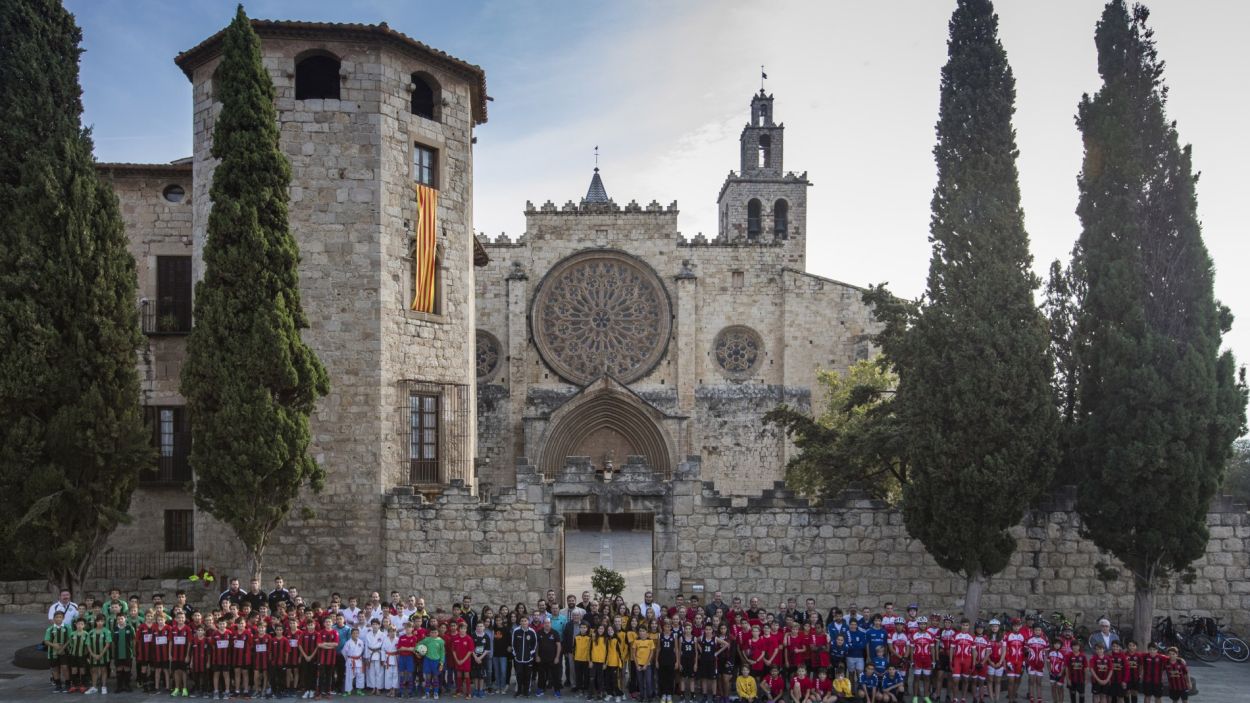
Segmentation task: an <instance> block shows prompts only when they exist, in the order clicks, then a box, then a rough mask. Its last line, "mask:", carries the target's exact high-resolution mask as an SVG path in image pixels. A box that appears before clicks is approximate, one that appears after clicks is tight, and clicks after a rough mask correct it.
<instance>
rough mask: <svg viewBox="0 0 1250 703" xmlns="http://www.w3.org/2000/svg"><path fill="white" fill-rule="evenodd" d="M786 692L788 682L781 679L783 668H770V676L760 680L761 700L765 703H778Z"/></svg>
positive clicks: (774, 666)
mask: <svg viewBox="0 0 1250 703" xmlns="http://www.w3.org/2000/svg"><path fill="white" fill-rule="evenodd" d="M785 692H786V680H785V679H784V678H782V677H781V667H779V666H777V665H776V664H774V665H772V666H770V667H768V675H767V676H765V677H764V678H762V679H760V693H759V699H760V700H761V701H763V702H764V703H777V702H778V701H780V700H781V697H782V696H783V695H785Z"/></svg>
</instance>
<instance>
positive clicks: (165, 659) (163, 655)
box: [148, 610, 173, 694]
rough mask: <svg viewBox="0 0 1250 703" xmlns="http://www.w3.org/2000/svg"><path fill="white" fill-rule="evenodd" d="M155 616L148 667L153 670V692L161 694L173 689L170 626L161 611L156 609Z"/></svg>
mask: <svg viewBox="0 0 1250 703" xmlns="http://www.w3.org/2000/svg"><path fill="white" fill-rule="evenodd" d="M154 618H155V622H154V623H153V624H152V630H151V633H152V648H151V649H150V650H149V652H148V653H149V655H150V656H149V657H148V667H149V668H150V669H151V670H152V692H154V693H158V694H159V693H164V692H165V691H166V689H172V688H173V681H172V680H171V679H170V677H169V626H168V623H166V622H165V614H164V613H162V612H161V611H159V610H158V611H156V614H155V616H154Z"/></svg>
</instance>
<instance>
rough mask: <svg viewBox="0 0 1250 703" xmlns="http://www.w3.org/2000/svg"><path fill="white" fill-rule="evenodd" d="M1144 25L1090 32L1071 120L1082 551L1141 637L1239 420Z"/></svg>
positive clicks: (1201, 513)
mask: <svg viewBox="0 0 1250 703" xmlns="http://www.w3.org/2000/svg"><path fill="white" fill-rule="evenodd" d="M1148 17H1149V13H1148V12H1147V10H1146V8H1145V7H1143V6H1141V5H1136V6H1134V8H1133V10H1132V12H1131V13H1130V11H1129V9H1128V7H1127V6H1126V5H1125V3H1124V2H1123V0H1112V1H1111V2H1109V3H1107V5H1106V7H1105V8H1104V10H1103V14H1102V18H1101V20H1100V21H1099V23H1098V26H1097V29H1096V31H1095V33H1094V41H1095V44H1096V45H1097V48H1098V72H1099V74H1100V75H1101V76H1102V81H1103V83H1102V87H1101V88H1100V89H1099V91H1098V92H1097V93H1096V94H1095V95H1093V96H1092V97H1091V96H1088V95H1087V96H1085V97H1083V98H1082V100H1081V103H1080V106H1079V109H1078V113H1077V124H1078V126H1079V127H1080V130H1081V134H1082V137H1083V138H1084V143H1085V158H1084V163H1083V165H1082V170H1081V174H1080V177H1079V179H1078V185H1079V188H1080V203H1079V205H1078V207H1077V214H1078V215H1079V216H1080V218H1081V224H1082V232H1081V236H1080V240H1079V244H1078V249H1079V252H1080V258H1079V261H1080V266H1081V267H1082V269H1083V272H1084V276H1085V280H1086V292H1085V297H1084V301H1083V305H1082V308H1081V311H1080V317H1079V319H1078V323H1077V324H1078V328H1079V329H1078V333H1079V335H1080V336H1081V337H1082V338H1083V340H1084V342H1083V347H1082V349H1081V353H1080V357H1079V361H1080V378H1079V382H1078V384H1077V391H1078V395H1079V416H1078V423H1079V431H1078V434H1077V441H1078V442H1079V446H1078V447H1077V460H1078V461H1079V462H1080V466H1081V482H1080V484H1079V491H1078V509H1079V511H1080V514H1081V517H1082V520H1083V523H1084V529H1085V531H1086V532H1087V534H1088V535H1089V537H1090V538H1091V539H1093V541H1094V543H1095V544H1097V545H1098V546H1099V547H1100V548H1102V549H1105V550H1107V551H1109V552H1111V553H1112V554H1114V555H1115V556H1116V557H1118V558H1119V559H1120V560H1121V561H1122V562H1124V564H1125V566H1126V567H1128V570H1129V571H1130V572H1131V573H1132V575H1133V582H1134V594H1135V598H1134V618H1133V620H1134V623H1133V624H1134V628H1135V631H1136V632H1139V633H1140V632H1149V631H1150V629H1149V628H1150V626H1151V620H1152V617H1153V612H1154V593H1155V588H1156V586H1157V585H1158V584H1159V583H1160V581H1161V579H1164V578H1166V577H1167V575H1168V574H1169V573H1177V572H1180V571H1182V570H1184V569H1185V568H1186V567H1187V566H1188V565H1189V564H1190V563H1191V562H1193V561H1194V560H1195V559H1197V558H1198V557H1200V556H1202V555H1203V553H1204V552H1205V550H1206V545H1207V537H1208V533H1207V525H1206V515H1207V509H1208V507H1209V506H1210V501H1211V498H1212V497H1213V496H1214V495H1215V492H1216V490H1217V488H1218V487H1219V485H1220V481H1221V479H1222V477H1223V472H1224V468H1225V466H1226V465H1227V463H1228V460H1229V458H1230V456H1231V454H1232V448H1233V440H1234V439H1235V438H1236V437H1237V436H1238V435H1240V434H1241V432H1242V431H1243V430H1244V427H1245V406H1246V388H1245V385H1244V380H1242V381H1241V382H1239V381H1238V379H1237V378H1236V375H1237V372H1236V368H1235V366H1234V362H1233V357H1232V354H1231V353H1224V354H1221V353H1220V338H1221V335H1222V334H1223V333H1224V332H1226V331H1228V329H1229V328H1230V326H1231V324H1232V315H1231V313H1230V312H1229V311H1228V309H1227V308H1225V307H1223V306H1221V305H1220V304H1219V303H1217V302H1216V300H1215V298H1214V293H1213V290H1212V283H1213V282H1212V279H1213V272H1212V263H1211V258H1210V256H1209V255H1208V254H1207V249H1206V246H1205V245H1204V244H1203V242H1202V231H1201V226H1200V225H1199V222H1198V215H1197V198H1196V196H1195V193H1194V183H1195V181H1196V180H1197V177H1196V176H1195V174H1194V173H1193V168H1192V163H1191V158H1190V148H1189V147H1188V146H1185V147H1182V146H1180V144H1179V139H1178V136H1177V133H1176V128H1175V125H1174V123H1172V122H1171V121H1169V120H1168V119H1167V116H1166V114H1165V106H1166V102H1167V89H1166V88H1165V87H1164V85H1163V82H1162V75H1163V63H1162V61H1160V60H1159V58H1158V54H1157V51H1156V49H1155V41H1154V37H1153V33H1152V31H1151V30H1150V29H1149V28H1148V27H1147V24H1146V22H1147V19H1148Z"/></svg>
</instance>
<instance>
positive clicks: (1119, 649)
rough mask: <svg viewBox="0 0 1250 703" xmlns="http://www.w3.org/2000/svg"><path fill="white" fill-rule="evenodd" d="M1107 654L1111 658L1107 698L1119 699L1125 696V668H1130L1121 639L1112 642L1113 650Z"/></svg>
mask: <svg viewBox="0 0 1250 703" xmlns="http://www.w3.org/2000/svg"><path fill="white" fill-rule="evenodd" d="M1107 656H1108V657H1110V658H1111V681H1109V682H1108V683H1107V698H1109V699H1111V700H1112V701H1119V700H1120V699H1121V698H1122V697H1123V696H1124V670H1125V669H1127V668H1128V661H1127V659H1126V657H1125V656H1124V647H1123V646H1121V645H1120V641H1119V640H1116V641H1114V642H1112V643H1111V652H1110V653H1109V654H1108V655H1107Z"/></svg>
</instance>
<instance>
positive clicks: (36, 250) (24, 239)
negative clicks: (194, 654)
mask: <svg viewBox="0 0 1250 703" xmlns="http://www.w3.org/2000/svg"><path fill="white" fill-rule="evenodd" d="M81 39H82V33H81V31H80V30H79V29H78V27H77V25H75V23H74V18H73V16H72V15H70V14H69V13H68V12H66V11H65V9H64V8H63V7H61V4H60V2H57V1H56V0H7V1H6V2H3V3H0V86H3V93H4V99H3V100H0V337H3V340H4V341H3V343H0V485H3V486H4V490H3V491H0V510H2V512H3V514H4V515H5V517H6V519H5V520H4V521H3V523H2V524H0V541H2V542H3V544H4V547H3V548H2V549H0V552H2V553H4V554H5V555H6V558H12V559H15V560H16V561H17V562H18V567H19V569H18V570H22V569H26V570H37V571H39V572H41V573H44V574H46V575H47V577H48V580H49V581H50V582H51V583H52V584H53V585H55V586H60V587H65V588H71V589H72V588H74V587H75V586H77V585H78V584H79V583H81V582H82V580H83V579H84V578H85V577H86V575H87V573H88V572H89V570H90V568H91V565H92V563H93V561H94V560H95V558H96V556H97V555H98V554H99V553H100V550H101V548H102V547H103V546H104V544H105V542H106V541H107V539H108V537H109V535H110V534H111V533H112V532H113V530H114V529H115V528H116V527H117V525H118V523H119V522H121V521H123V520H125V519H126V510H127V508H128V507H129V505H130V497H131V494H132V493H133V492H134V488H135V485H136V482H137V480H138V475H139V471H140V469H142V468H144V467H145V466H148V465H149V464H151V463H152V462H153V461H155V454H154V452H153V451H152V449H151V447H150V446H149V434H148V432H147V431H146V430H145V428H144V424H143V415H142V412H141V409H140V406H139V378H138V374H137V372H136V369H135V365H136V362H137V361H138V355H137V350H138V348H139V347H140V346H141V345H142V342H143V338H142V336H141V334H140V332H139V318H138V308H137V305H136V285H137V281H136V276H135V264H134V259H133V258H132V257H131V256H130V254H129V252H128V251H127V249H126V236H125V231H124V228H123V225H122V221H121V216H120V214H119V211H118V205H117V197H116V196H115V195H114V194H113V190H112V188H111V187H110V186H109V185H108V184H107V183H105V182H104V181H102V180H101V178H100V177H99V176H98V175H97V173H96V170H95V163H94V159H93V157H92V142H91V136H90V133H89V132H88V131H87V130H85V129H83V127H82V125H81V118H82V101H81V89H80V88H79V84H78V57H79V54H80V49H79V42H80V41H81Z"/></svg>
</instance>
